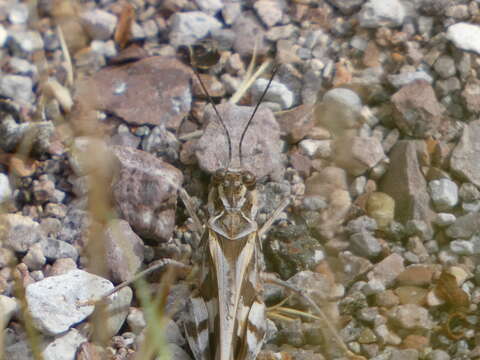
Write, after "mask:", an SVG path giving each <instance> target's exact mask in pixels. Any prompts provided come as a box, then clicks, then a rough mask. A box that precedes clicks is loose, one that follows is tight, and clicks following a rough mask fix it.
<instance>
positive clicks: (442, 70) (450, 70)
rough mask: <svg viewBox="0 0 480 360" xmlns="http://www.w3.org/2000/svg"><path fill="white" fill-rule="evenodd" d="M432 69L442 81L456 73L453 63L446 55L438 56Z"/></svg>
mask: <svg viewBox="0 0 480 360" xmlns="http://www.w3.org/2000/svg"><path fill="white" fill-rule="evenodd" d="M433 68H434V69H435V71H436V73H437V74H438V75H440V77H442V78H443V79H447V78H449V77H450V76H453V75H455V72H456V69H455V61H454V60H453V58H452V57H451V56H448V55H442V56H440V57H439V58H438V59H437V61H435V64H434V65H433Z"/></svg>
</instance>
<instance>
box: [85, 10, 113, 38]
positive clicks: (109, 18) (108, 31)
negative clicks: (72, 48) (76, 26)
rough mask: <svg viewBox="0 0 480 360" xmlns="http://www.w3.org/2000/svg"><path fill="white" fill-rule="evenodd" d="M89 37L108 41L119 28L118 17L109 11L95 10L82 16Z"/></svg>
mask: <svg viewBox="0 0 480 360" xmlns="http://www.w3.org/2000/svg"><path fill="white" fill-rule="evenodd" d="M80 19H81V21H82V24H83V26H84V28H85V30H86V31H87V33H88V35H89V36H90V37H91V38H92V39H94V40H108V39H110V37H111V36H112V35H113V31H114V30H115V26H117V17H116V16H115V15H113V14H110V13H109V12H107V11H104V10H100V9H94V10H91V11H85V12H83V13H82V14H81V15H80Z"/></svg>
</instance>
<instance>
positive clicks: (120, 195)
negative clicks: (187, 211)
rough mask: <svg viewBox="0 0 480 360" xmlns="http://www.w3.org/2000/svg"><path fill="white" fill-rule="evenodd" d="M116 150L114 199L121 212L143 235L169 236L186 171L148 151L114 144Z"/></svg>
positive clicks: (160, 238)
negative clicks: (183, 172) (116, 168)
mask: <svg viewBox="0 0 480 360" xmlns="http://www.w3.org/2000/svg"><path fill="white" fill-rule="evenodd" d="M113 152H114V156H115V163H116V164H117V166H118V174H117V176H115V178H114V183H113V184H112V189H113V200H114V203H115V205H116V208H117V210H118V212H119V214H120V216H121V217H122V218H123V219H124V220H126V221H127V222H128V223H129V224H130V225H131V226H132V228H133V229H134V230H135V232H136V233H138V234H139V235H141V236H145V237H147V238H150V239H156V240H158V241H166V240H168V239H169V238H170V236H171V234H172V232H173V228H174V225H175V209H176V200H177V194H176V190H177V189H178V188H179V187H180V186H181V184H182V181H183V177H182V173H181V172H180V170H178V169H176V168H175V167H173V166H172V165H170V164H168V163H166V162H164V161H162V160H161V159H158V158H156V157H155V156H153V155H151V154H149V153H147V152H145V151H141V150H136V149H132V148H128V147H126V148H120V147H117V146H114V147H113ZM145 184H148V186H145Z"/></svg>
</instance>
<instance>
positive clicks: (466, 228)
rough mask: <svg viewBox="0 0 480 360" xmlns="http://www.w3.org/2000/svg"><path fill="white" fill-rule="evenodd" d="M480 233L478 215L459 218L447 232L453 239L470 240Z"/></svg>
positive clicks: (473, 214) (472, 214) (479, 217)
mask: <svg viewBox="0 0 480 360" xmlns="http://www.w3.org/2000/svg"><path fill="white" fill-rule="evenodd" d="M478 233H480V216H478V213H469V214H466V215H463V216H460V217H458V218H457V220H455V222H454V223H453V224H452V225H450V226H449V227H448V228H447V231H446V234H447V235H448V236H449V237H451V238H453V239H456V238H462V239H468V238H470V237H471V236H473V235H475V234H478Z"/></svg>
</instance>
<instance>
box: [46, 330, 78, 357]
mask: <svg viewBox="0 0 480 360" xmlns="http://www.w3.org/2000/svg"><path fill="white" fill-rule="evenodd" d="M85 341H87V338H86V337H85V336H84V335H83V334H82V333H80V332H79V331H78V330H77V329H70V330H69V331H68V332H67V333H65V334H63V335H61V336H57V337H55V338H54V339H53V340H52V341H51V342H49V343H48V344H46V346H45V349H44V350H43V351H42V355H43V358H44V359H48V360H75V359H77V357H76V354H77V349H78V348H79V347H80V345H81V344H82V343H84V342H85Z"/></svg>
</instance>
